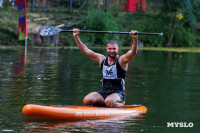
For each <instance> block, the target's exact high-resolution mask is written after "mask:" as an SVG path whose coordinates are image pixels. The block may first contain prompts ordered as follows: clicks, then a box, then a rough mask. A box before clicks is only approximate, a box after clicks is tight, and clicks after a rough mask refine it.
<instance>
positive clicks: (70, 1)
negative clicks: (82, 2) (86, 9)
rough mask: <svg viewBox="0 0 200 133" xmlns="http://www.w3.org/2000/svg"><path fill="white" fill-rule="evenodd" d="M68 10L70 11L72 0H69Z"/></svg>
mask: <svg viewBox="0 0 200 133" xmlns="http://www.w3.org/2000/svg"><path fill="white" fill-rule="evenodd" d="M69 11H70V12H71V11H72V0H69Z"/></svg>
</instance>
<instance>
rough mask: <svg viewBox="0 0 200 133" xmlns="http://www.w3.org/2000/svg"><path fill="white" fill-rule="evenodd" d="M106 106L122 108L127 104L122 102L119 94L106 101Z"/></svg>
mask: <svg viewBox="0 0 200 133" xmlns="http://www.w3.org/2000/svg"><path fill="white" fill-rule="evenodd" d="M105 104H106V107H110V108H120V107H122V106H123V105H124V104H125V102H121V99H120V96H119V95H118V94H117V93H113V94H111V95H109V96H108V97H107V98H106V99H105Z"/></svg>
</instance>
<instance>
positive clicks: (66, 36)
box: [0, 3, 200, 50]
mask: <svg viewBox="0 0 200 133" xmlns="http://www.w3.org/2000/svg"><path fill="white" fill-rule="evenodd" d="M154 6H155V3H154V4H148V8H151V9H148V10H150V11H151V12H143V13H129V12H125V11H124V10H118V11H115V12H108V13H105V12H103V11H100V10H99V9H92V10H76V9H74V10H73V11H72V12H70V11H67V10H66V8H47V9H45V10H32V9H31V8H30V7H28V8H27V27H28V34H29V37H28V44H29V45H30V46H47V47H48V46H74V39H73V36H72V34H71V33H62V34H60V35H58V36H56V37H49V38H44V37H40V36H39V34H38V31H39V28H40V27H41V26H43V25H52V26H58V27H61V28H62V29H73V28H74V27H77V28H79V29H81V30H111V31H130V30H133V29H134V30H137V31H139V32H163V33H164V35H163V36H162V37H161V36H145V35H144V36H142V35H141V36H139V41H140V42H141V44H142V45H143V46H144V47H158V49H159V48H160V47H167V46H168V44H167V42H168V40H169V35H170V33H171V23H166V20H167V21H171V20H172V17H171V16H164V15H163V14H162V13H161V11H160V10H156V11H154V10H152V9H153V7H154ZM13 16H18V11H17V7H12V8H9V7H5V8H0V17H1V18H2V19H1V20H0V31H1V32H0V45H19V44H21V45H23V44H24V43H23V41H18V18H17V17H13ZM102 18H104V19H102ZM149 22H151V24H149ZM97 23H98V24H97ZM199 29H200V24H197V26H196V27H195V28H193V29H188V28H187V29H186V28H184V27H183V21H181V20H180V21H179V20H177V24H176V26H175V30H174V36H173V39H172V44H170V47H199V46H200V39H199V35H198V34H200V30H199ZM80 38H81V40H82V41H83V42H87V43H88V42H89V43H90V44H89V46H96V45H99V46H103V45H104V44H105V42H106V41H107V40H109V39H114V40H117V41H118V43H119V45H120V46H130V45H131V43H132V40H131V38H130V37H129V36H128V35H107V34H81V35H80ZM144 49H145V48H144ZM172 49H173V48H172ZM194 50H195V49H194Z"/></svg>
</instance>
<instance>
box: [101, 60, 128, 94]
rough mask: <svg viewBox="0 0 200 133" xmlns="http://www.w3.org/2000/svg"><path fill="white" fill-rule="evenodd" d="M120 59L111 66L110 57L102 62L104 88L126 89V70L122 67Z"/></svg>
mask: <svg viewBox="0 0 200 133" xmlns="http://www.w3.org/2000/svg"><path fill="white" fill-rule="evenodd" d="M118 59H119V58H118ZM118 59H117V60H116V61H115V62H114V63H113V64H112V65H111V66H109V65H108V57H106V59H105V60H104V61H103V62H102V63H101V70H102V74H103V82H102V89H106V90H125V78H126V71H125V70H123V69H122V68H121V66H120V64H119V62H118Z"/></svg>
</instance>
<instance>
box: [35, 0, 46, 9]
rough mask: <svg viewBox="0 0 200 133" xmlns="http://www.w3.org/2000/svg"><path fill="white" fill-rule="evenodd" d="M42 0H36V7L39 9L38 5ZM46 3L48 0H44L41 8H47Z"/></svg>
mask: <svg viewBox="0 0 200 133" xmlns="http://www.w3.org/2000/svg"><path fill="white" fill-rule="evenodd" d="M39 1H40V0H35V8H36V9H38V7H39V3H40V2H39ZM45 5H46V0H42V5H41V7H40V9H42V10H43V9H45Z"/></svg>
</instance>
